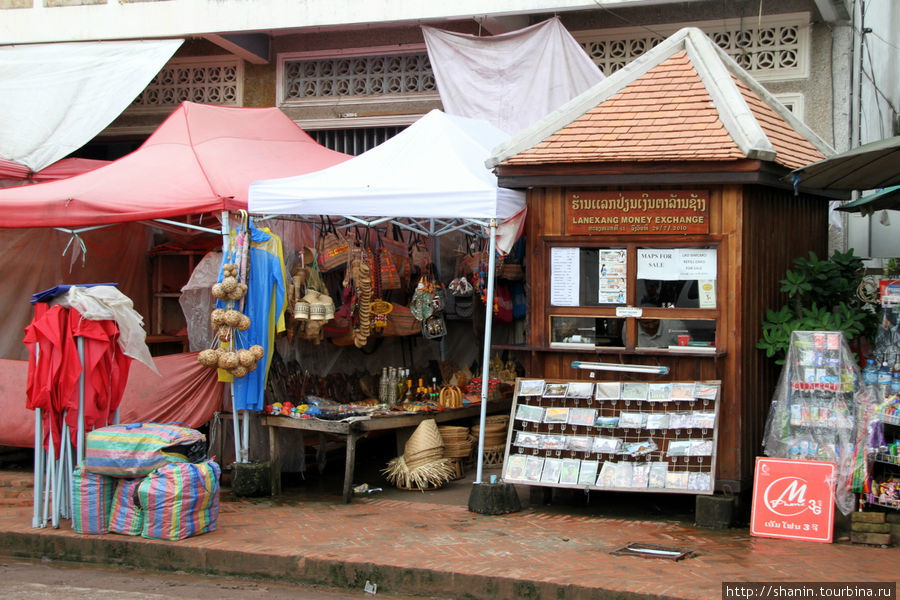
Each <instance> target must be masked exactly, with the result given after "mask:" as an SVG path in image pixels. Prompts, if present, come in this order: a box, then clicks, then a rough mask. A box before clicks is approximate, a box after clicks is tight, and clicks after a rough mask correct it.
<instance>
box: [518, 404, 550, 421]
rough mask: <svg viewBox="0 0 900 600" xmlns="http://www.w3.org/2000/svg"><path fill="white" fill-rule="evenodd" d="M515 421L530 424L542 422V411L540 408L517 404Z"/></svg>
mask: <svg viewBox="0 0 900 600" xmlns="http://www.w3.org/2000/svg"><path fill="white" fill-rule="evenodd" d="M516 419H518V420H520V421H528V422H530V423H540V422H541V421H543V420H544V409H543V407H541V406H531V405H530V404H517V405H516Z"/></svg>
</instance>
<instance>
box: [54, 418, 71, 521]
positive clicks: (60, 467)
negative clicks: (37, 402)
mask: <svg viewBox="0 0 900 600" xmlns="http://www.w3.org/2000/svg"><path fill="white" fill-rule="evenodd" d="M68 438H71V436H70V435H69V426H68V425H66V424H65V415H63V428H62V435H61V436H60V438H59V460H57V461H56V482H55V483H54V484H53V489H55V490H56V514H57V518H58V517H60V516H61V517H66V516H67V515H68V512H69V511H68V509H67V508H66V503H67V502H68V498H69V491H68V487H69V486H68V483H69V475H68V473H67V472H66V466H67V465H68V463H69V461H68V448H69V441H68Z"/></svg>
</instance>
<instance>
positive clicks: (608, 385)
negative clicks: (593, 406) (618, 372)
mask: <svg viewBox="0 0 900 600" xmlns="http://www.w3.org/2000/svg"><path fill="white" fill-rule="evenodd" d="M621 397H622V383H621V382H620V381H598V382H597V383H596V384H594V398H595V399H596V400H619V399H620V398H621Z"/></svg>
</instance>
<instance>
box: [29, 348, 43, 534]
mask: <svg viewBox="0 0 900 600" xmlns="http://www.w3.org/2000/svg"><path fill="white" fill-rule="evenodd" d="M40 359H41V345H40V343H36V344H35V345H34V363H35V368H37V362H38V361H39V360H40ZM41 416H42V415H41V409H40V408H35V409H34V514H32V516H31V526H32V527H35V528H37V527H43V524H42V523H41V491H42V490H43V488H44V486H43V478H44V432H43V430H42V425H43V421H42V420H41Z"/></svg>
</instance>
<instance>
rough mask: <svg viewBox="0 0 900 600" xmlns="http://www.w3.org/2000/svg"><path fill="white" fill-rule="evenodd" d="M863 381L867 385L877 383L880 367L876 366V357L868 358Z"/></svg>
mask: <svg viewBox="0 0 900 600" xmlns="http://www.w3.org/2000/svg"><path fill="white" fill-rule="evenodd" d="M863 381H864V382H865V383H866V385H875V384H876V383H878V369H877V368H876V367H875V359H874V358H868V359H866V366H865V368H864V369H863Z"/></svg>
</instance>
